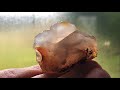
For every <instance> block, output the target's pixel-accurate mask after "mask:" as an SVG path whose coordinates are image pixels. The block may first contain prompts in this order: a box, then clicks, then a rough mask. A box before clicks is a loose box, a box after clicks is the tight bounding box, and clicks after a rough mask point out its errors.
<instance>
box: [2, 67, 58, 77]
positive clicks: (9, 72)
mask: <svg viewBox="0 0 120 90" xmlns="http://www.w3.org/2000/svg"><path fill="white" fill-rule="evenodd" d="M59 75H60V74H50V75H46V74H43V72H42V69H41V68H40V66H39V65H35V66H30V67H25V68H11V69H5V70H1V71H0V78H48V77H49V78H50V77H58V76H59Z"/></svg>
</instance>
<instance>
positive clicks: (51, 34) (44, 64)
mask: <svg viewBox="0 0 120 90" xmlns="http://www.w3.org/2000/svg"><path fill="white" fill-rule="evenodd" d="M34 49H35V51H36V59H37V61H38V63H39V65H40V66H41V68H42V70H43V71H44V72H46V73H51V72H63V71H66V70H68V69H69V68H70V67H72V66H73V65H74V64H76V63H77V62H79V61H80V60H83V59H84V60H91V59H93V58H95V57H96V56H97V43H96V39H95V37H94V36H90V35H88V34H85V33H83V32H80V30H77V28H76V27H75V25H73V24H71V23H68V22H59V23H56V24H54V25H52V26H51V28H50V30H46V31H43V32H42V33H40V34H38V35H37V36H36V37H35V41H34Z"/></svg>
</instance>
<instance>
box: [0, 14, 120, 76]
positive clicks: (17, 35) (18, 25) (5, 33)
mask: <svg viewBox="0 0 120 90" xmlns="http://www.w3.org/2000/svg"><path fill="white" fill-rule="evenodd" d="M58 21H69V22H71V23H73V24H75V25H76V26H77V28H78V29H80V30H81V31H83V32H86V33H89V34H91V35H94V36H95V37H96V39H97V43H98V50H99V51H98V57H97V58H95V60H96V61H97V62H98V63H99V64H100V65H101V66H102V67H103V68H104V69H105V70H106V71H107V72H108V73H109V74H110V75H111V77H113V78H120V51H119V50H120V47H119V45H120V40H119V37H120V13H119V12H34V13H32V12H10V13H9V12H0V70H2V69H6V68H19V67H27V66H31V65H35V64H37V62H36V56H35V52H34V49H33V41H34V37H35V36H36V35H37V34H38V33H40V32H42V31H43V30H47V29H49V27H50V26H51V25H52V24H54V23H56V22H58Z"/></svg>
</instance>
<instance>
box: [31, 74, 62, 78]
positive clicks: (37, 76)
mask: <svg viewBox="0 0 120 90" xmlns="http://www.w3.org/2000/svg"><path fill="white" fill-rule="evenodd" d="M61 75H63V73H52V74H40V75H36V76H34V77H32V78H57V77H59V76H61Z"/></svg>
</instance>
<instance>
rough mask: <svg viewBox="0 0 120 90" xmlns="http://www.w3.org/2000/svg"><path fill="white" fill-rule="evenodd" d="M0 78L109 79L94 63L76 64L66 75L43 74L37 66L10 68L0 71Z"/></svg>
mask: <svg viewBox="0 0 120 90" xmlns="http://www.w3.org/2000/svg"><path fill="white" fill-rule="evenodd" d="M0 78H110V75H109V74H108V73H107V72H106V71H105V70H104V69H102V67H101V66H100V65H99V64H98V63H97V62H95V61H87V62H85V63H77V64H76V65H75V66H74V67H73V68H72V69H71V70H70V71H69V72H67V73H57V74H55V73H52V74H44V73H43V72H42V69H41V68H40V66H39V65H35V66H31V67H25V68H12V69H5V70H1V71H0Z"/></svg>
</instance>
